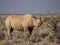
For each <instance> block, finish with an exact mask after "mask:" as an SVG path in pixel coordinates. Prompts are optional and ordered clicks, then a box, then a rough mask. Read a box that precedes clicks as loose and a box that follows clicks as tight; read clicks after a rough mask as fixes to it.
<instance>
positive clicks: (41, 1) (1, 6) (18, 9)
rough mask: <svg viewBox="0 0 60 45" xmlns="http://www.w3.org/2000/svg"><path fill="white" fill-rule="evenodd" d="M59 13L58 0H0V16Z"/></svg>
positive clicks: (59, 2)
mask: <svg viewBox="0 0 60 45" xmlns="http://www.w3.org/2000/svg"><path fill="white" fill-rule="evenodd" d="M48 10H49V11H50V12H52V13H60V0H0V14H46V13H48V12H47V11H48Z"/></svg>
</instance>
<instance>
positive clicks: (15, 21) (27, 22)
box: [5, 14, 41, 36]
mask: <svg viewBox="0 0 60 45" xmlns="http://www.w3.org/2000/svg"><path fill="white" fill-rule="evenodd" d="M40 23H41V21H40V19H39V18H37V19H35V18H33V17H32V15H31V14H26V15H19V16H17V15H14V16H8V17H7V19H6V20H5V26H6V29H7V35H8V36H11V32H10V29H11V27H12V28H13V29H14V30H22V28H24V30H23V31H24V32H26V31H27V30H28V28H27V27H29V26H39V25H40Z"/></svg>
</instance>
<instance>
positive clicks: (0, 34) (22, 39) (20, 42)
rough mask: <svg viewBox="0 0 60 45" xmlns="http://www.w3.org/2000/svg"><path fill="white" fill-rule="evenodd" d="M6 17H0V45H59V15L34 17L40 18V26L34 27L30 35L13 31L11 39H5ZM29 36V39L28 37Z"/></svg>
mask: <svg viewBox="0 0 60 45" xmlns="http://www.w3.org/2000/svg"><path fill="white" fill-rule="evenodd" d="M7 16H9V15H8V14H7V15H0V45H60V14H54V15H52V14H49V15H39V14H38V15H34V16H38V17H40V16H41V21H42V24H41V26H40V27H34V29H33V31H32V34H31V36H30V34H29V33H27V34H26V35H23V32H20V31H13V33H12V37H11V38H9V39H7V40H6V39H5V33H6V32H5V30H6V28H5V23H4V21H5V19H6V18H7ZM29 36H30V37H29Z"/></svg>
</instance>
